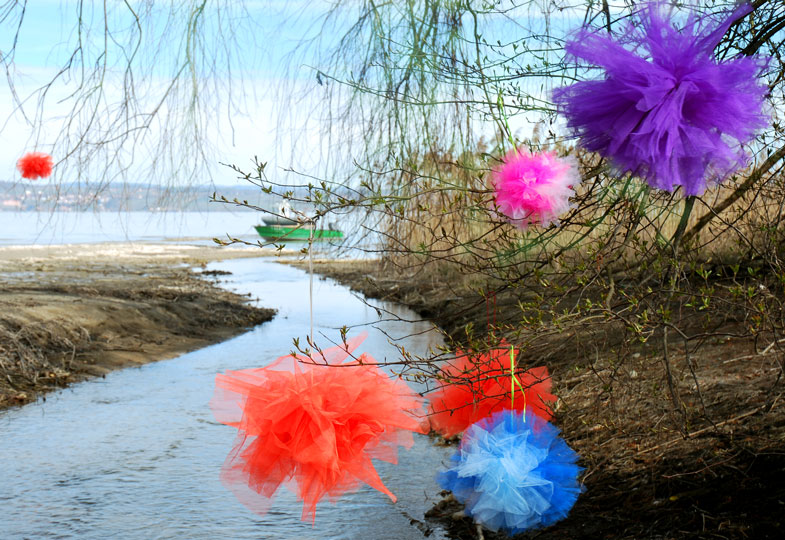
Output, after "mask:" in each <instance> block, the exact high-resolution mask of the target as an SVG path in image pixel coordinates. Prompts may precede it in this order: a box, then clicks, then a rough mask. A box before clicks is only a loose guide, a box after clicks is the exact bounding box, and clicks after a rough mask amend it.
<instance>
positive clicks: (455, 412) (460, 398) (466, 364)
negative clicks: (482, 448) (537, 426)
mask: <svg viewBox="0 0 785 540" xmlns="http://www.w3.org/2000/svg"><path fill="white" fill-rule="evenodd" d="M516 377H517V378H518V380H519V381H520V382H521V386H522V387H523V389H524V390H523V393H521V390H520V388H519V387H518V386H517V384H516V389H515V393H516V395H515V400H514V407H515V409H516V410H523V409H524V407H525V408H526V409H527V410H529V411H531V412H533V413H534V414H536V415H538V416H541V417H543V418H545V419H546V420H549V419H550V418H551V408H550V403H552V402H555V401H556V396H554V395H553V394H551V393H550V391H551V378H550V375H549V374H548V368H547V367H545V366H541V367H535V368H531V369H529V370H528V371H525V372H518V373H516ZM440 379H441V384H442V386H441V387H440V388H438V389H437V390H434V391H433V392H431V393H430V394H429V395H428V398H429V399H430V405H429V413H430V417H429V419H430V423H431V428H432V429H433V430H434V431H437V432H439V433H441V434H442V435H443V436H445V437H452V436H454V435H457V434H458V433H461V432H462V431H464V430H465V429H466V428H468V427H469V426H470V425H472V424H473V423H475V422H476V421H477V420H479V419H481V418H484V417H486V416H490V414H491V413H492V412H494V411H499V410H502V409H504V408H510V401H511V400H510V389H511V386H512V381H511V378H510V347H509V346H508V345H506V344H505V343H502V344H501V345H500V346H499V347H496V348H493V349H491V350H490V351H488V352H485V353H473V352H468V353H464V352H463V351H460V350H459V351H457V355H456V357H455V359H453V360H450V361H449V362H448V363H447V364H446V365H445V366H444V367H443V368H442V372H441V376H440Z"/></svg>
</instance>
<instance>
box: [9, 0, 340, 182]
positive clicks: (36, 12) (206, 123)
mask: <svg viewBox="0 0 785 540" xmlns="http://www.w3.org/2000/svg"><path fill="white" fill-rule="evenodd" d="M189 3H192V2H188V1H184V2H182V3H181V4H189ZM193 3H196V2H193ZM220 3H222V2H211V4H213V5H214V4H220ZM226 3H227V4H229V5H231V4H234V6H230V7H229V8H227V9H225V10H224V12H223V13H221V14H220V15H221V16H224V17H226V18H225V19H218V15H219V13H218V12H217V11H213V12H209V13H208V12H205V14H204V15H203V18H202V19H201V21H202V23H203V24H204V25H205V29H206V31H205V33H204V34H205V36H206V37H205V38H204V40H203V42H202V43H200V44H199V45H198V46H197V51H196V54H197V55H200V56H201V61H200V62H201V63H200V64H199V65H198V68H199V73H198V75H197V76H198V77H200V84H201V85H202V86H203V87H204V88H205V89H207V91H206V92H204V95H203V96H201V99H202V102H203V105H205V110H206V111H207V118H204V117H203V119H202V126H203V127H205V128H206V129H205V130H204V131H203V134H204V135H205V136H206V138H207V139H208V143H209V149H210V156H209V158H208V159H209V160H210V161H213V163H214V166H213V167H212V168H211V174H210V175H209V178H208V175H205V179H206V180H207V181H206V182H204V183H208V182H209V180H210V179H211V180H212V181H213V182H214V183H216V184H229V185H234V184H237V183H238V180H237V179H236V174H235V173H233V172H232V171H230V170H229V169H227V168H225V167H223V166H221V165H220V163H236V164H238V165H241V166H249V165H250V164H251V161H252V158H253V157H254V156H258V157H259V159H260V160H262V161H268V162H271V165H270V170H271V171H274V170H275V169H276V168H282V167H289V166H291V165H294V164H292V163H291V159H292V157H291V154H292V152H291V143H290V142H289V141H290V140H291V139H292V138H298V139H300V140H302V141H304V142H307V144H308V146H310V147H313V146H314V145H318V140H316V139H315V137H317V134H318V126H315V125H313V122H312V121H311V119H310V118H309V115H308V112H309V109H311V108H312V107H314V106H316V103H315V102H307V103H300V106H298V107H295V108H288V109H287V108H285V107H283V105H284V103H283V101H282V97H281V96H280V91H281V89H283V88H287V89H288V90H289V92H290V93H292V92H298V91H301V92H303V95H305V94H306V93H307V92H306V91H307V90H308V89H309V88H311V87H313V86H316V85H317V82H316V80H315V73H314V72H313V70H312V69H310V68H309V67H308V66H305V65H297V64H294V65H291V66H288V67H287V54H289V53H290V52H291V51H292V50H293V49H294V48H295V47H296V45H297V43H298V42H299V41H300V40H301V39H303V38H304V37H307V36H308V35H309V34H313V33H314V32H315V31H316V29H317V28H318V26H317V23H318V21H319V18H320V16H321V15H322V13H323V12H324V10H325V9H326V6H328V5H329V3H328V2H325V1H323V0H312V1H302V0H285V1H284V0H267V1H258V2H257V1H248V0H247V1H246V2H244V3H241V2H236V1H233V0H227V1H226ZM86 4H88V9H87V10H86V12H83V14H82V24H83V26H84V30H83V32H82V34H83V36H82V39H83V43H82V46H83V47H84V50H85V51H86V58H87V59H88V62H86V63H88V65H86V66H85V69H86V70H88V71H89V70H90V69H91V67H92V62H100V61H102V57H101V56H100V55H99V53H100V52H101V51H102V50H103V47H104V43H103V38H104V32H103V27H102V25H103V12H102V11H101V9H100V8H101V2H86ZM122 4H123V2H120V1H119V0H118V1H117V2H116V4H115V5H112V2H110V3H109V5H110V8H114V9H115V11H114V13H112V12H110V13H109V16H108V20H109V21H110V24H111V25H113V28H114V29H116V30H115V32H116V34H117V40H118V42H119V43H126V42H128V39H127V38H128V36H129V35H131V34H130V32H132V31H133V30H134V28H133V27H134V20H133V18H132V17H131V16H130V12H129V11H128V9H127V8H124V7H123V5H122ZM148 4H149V2H144V1H137V2H131V6H132V7H133V8H134V9H136V10H137V12H138V13H139V15H140V19H142V20H144V26H143V29H142V35H143V36H144V43H143V44H142V47H141V48H140V50H139V52H138V53H137V54H138V58H141V60H140V61H138V62H136V65H137V67H136V69H137V73H136V75H137V80H136V81H135V85H136V87H137V88H139V89H140V91H139V94H138V95H137V98H139V99H140V101H142V102H143V103H144V104H145V105H146V106H147V108H148V109H149V108H151V107H152V105H153V104H155V103H157V99H158V96H160V94H161V93H162V90H163V89H164V88H165V87H166V86H167V85H168V84H169V83H170V80H171V74H172V73H174V72H175V70H176V69H177V67H178V66H179V65H180V64H179V63H180V62H181V60H182V56H180V57H177V53H178V51H180V50H182V49H183V47H182V45H183V39H185V38H184V33H185V28H186V27H187V23H188V21H187V17H188V16H189V15H190V13H189V12H188V11H187V10H184V11H182V12H175V13H171V12H167V10H160V11H156V12H151V13H149V14H147V13H145V9H146V7H147V5H148ZM158 4H169V2H158ZM240 4H243V5H244V7H245V9H246V10H247V11H245V12H241V11H240V10H238V9H236V6H239V5H240ZM77 5H78V2H76V1H75V0H29V1H28V4H27V8H26V11H25V16H24V21H23V24H22V26H21V31H20V33H19V36H18V43H17V45H16V49H15V50H16V54H15V56H14V59H13V66H12V77H13V80H14V88H13V90H14V91H15V92H16V94H17V95H18V96H19V97H20V99H23V100H24V99H25V98H28V99H27V100H26V101H25V102H24V105H23V110H22V111H20V110H19V109H18V108H16V107H15V106H14V100H13V99H12V95H11V92H12V89H11V87H10V86H9V84H8V82H7V80H3V81H2V82H0V128H2V129H1V130H0V171H2V172H0V180H11V181H12V180H15V179H18V173H16V171H15V168H14V165H15V162H16V160H17V159H18V158H19V157H20V156H21V155H22V154H23V153H24V152H26V151H30V150H39V151H51V148H52V142H53V141H54V139H55V138H56V137H57V134H58V133H59V132H60V131H61V130H62V125H63V118H64V117H65V116H66V115H68V114H69V111H70V107H71V105H70V103H71V102H70V101H69V96H70V95H71V94H72V92H73V91H74V89H75V85H76V82H77V81H76V77H74V76H71V77H61V78H60V79H59V80H58V82H57V83H55V84H54V85H53V86H52V88H51V89H50V90H49V91H48V94H47V99H46V102H45V106H44V108H43V116H42V117H40V118H36V109H37V107H36V103H37V101H36V98H37V94H36V93H35V92H36V90H37V89H40V88H41V87H42V86H43V85H44V84H46V83H47V82H49V81H50V80H51V79H52V78H54V77H55V76H56V74H57V73H58V71H59V70H60V69H61V67H62V66H64V65H65V64H66V63H67V62H68V59H69V57H70V55H71V54H72V52H73V51H74V50H76V49H77V45H78V41H77V32H76V28H77V22H78V20H79V19H78V15H77ZM16 15H17V16H18V13H17V14H16ZM17 16H15V17H13V19H14V20H13V21H12V20H6V21H4V22H2V23H0V24H1V25H2V26H0V28H2V32H0V35H2V37H0V51H2V52H3V53H4V54H7V51H9V50H10V48H11V45H12V41H13V39H14V31H15V27H16V25H15V24H14V23H15V22H16V20H18V19H17ZM230 17H231V18H233V19H232V20H228V18H230ZM230 27H231V28H235V29H236V32H234V33H233V34H231V33H229V32H227V31H226V30H227V29H228V28H230ZM219 30H221V31H223V33H219ZM227 34H229V35H227ZM231 40H234V41H233V42H232V41H231ZM224 45H227V46H226V47H224ZM108 48H109V51H110V54H108V55H106V57H107V58H109V68H108V70H107V77H106V79H105V80H104V81H103V89H104V91H105V94H106V96H107V100H108V102H109V103H112V102H115V103H119V102H120V101H121V96H122V92H121V89H122V87H123V85H124V82H125V81H127V79H125V77H126V73H125V71H124V69H123V68H124V65H125V63H126V58H127V54H128V51H129V50H130V48H129V47H126V48H125V51H123V50H121V49H120V48H119V47H117V46H113V45H112V43H111V42H110V43H109V45H108ZM226 51H230V52H229V53H228V54H229V55H231V56H230V57H227V56H226V55H227V52H226ZM153 55H157V56H155V57H154V56H153ZM228 58H230V59H231V61H232V63H233V65H234V71H233V72H232V73H228V72H226V71H225V70H224V69H223V68H222V67H221V65H222V64H223V62H224V61H225V60H227V59H228ZM213 60H214V61H215V63H216V65H217V66H218V67H216V68H215V69H213V68H212V66H210V62H211V61H213ZM72 75H76V76H77V77H78V75H79V70H74V71H73V72H72ZM185 81H186V83H187V82H190V81H188V78H187V77H186V79H185ZM230 85H231V86H232V91H233V92H234V103H235V107H234V108H233V109H232V110H230V109H229V101H228V99H227V98H228V93H229V90H228V88H229V86H230ZM184 86H185V88H184V90H183V95H186V96H187V94H188V90H189V89H188V88H187V84H186V85H184ZM213 90H214V91H213ZM170 108H171V107H167V106H164V107H163V108H162V110H163V111H166V110H168V109H170ZM23 113H24V114H23ZM107 118H108V117H107ZM178 118H179V117H175V120H177V119H178ZM102 121H104V122H108V120H107V119H106V118H104V119H102ZM31 122H36V123H37V122H41V123H42V124H43V125H44V129H43V131H42V133H41V136H40V137H38V139H37V140H36V138H35V135H36V131H35V130H34V128H33V127H32V126H31ZM171 127H172V126H162V125H158V126H157V125H155V124H153V125H152V126H151V128H150V129H149V132H150V133H149V135H150V136H151V137H150V138H151V140H152V139H155V138H156V137H157V136H158V135H159V134H160V132H161V131H162V130H164V129H171ZM309 139H310V140H309ZM140 146H142V145H140ZM301 156H303V157H305V158H306V159H304V160H303V161H304V162H303V163H302V164H301V165H302V166H303V167H304V168H308V167H310V166H314V165H315V161H317V160H315V159H311V160H310V161H311V163H309V162H308V161H309V159H308V158H314V154H313V153H306V154H301ZM54 157H55V161H58V159H61V156H58V155H55V156H54ZM139 167H140V171H141V170H142V168H143V166H142V165H141V164H140V165H139Z"/></svg>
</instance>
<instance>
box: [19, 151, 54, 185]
mask: <svg viewBox="0 0 785 540" xmlns="http://www.w3.org/2000/svg"><path fill="white" fill-rule="evenodd" d="M16 168H17V169H19V172H20V173H22V178H28V179H30V180H37V179H38V178H46V177H47V176H49V175H50V174H52V156H50V155H49V154H44V153H42V152H28V153H27V154H25V155H24V156H22V157H21V158H20V159H19V161H17V162H16Z"/></svg>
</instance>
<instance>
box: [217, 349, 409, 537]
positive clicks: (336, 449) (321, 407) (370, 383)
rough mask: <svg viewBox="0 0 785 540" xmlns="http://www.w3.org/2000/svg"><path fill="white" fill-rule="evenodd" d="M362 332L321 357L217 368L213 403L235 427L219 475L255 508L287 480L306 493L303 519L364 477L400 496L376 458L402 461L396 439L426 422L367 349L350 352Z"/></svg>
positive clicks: (404, 388)
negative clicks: (380, 470)
mask: <svg viewBox="0 0 785 540" xmlns="http://www.w3.org/2000/svg"><path fill="white" fill-rule="evenodd" d="M363 339H365V336H364V335H361V336H358V337H357V338H354V339H351V340H349V341H348V342H347V345H348V346H347V347H344V346H339V347H332V348H330V349H327V350H325V351H324V355H323V356H321V355H318V354H317V355H316V356H314V358H315V360H310V359H309V358H307V357H304V356H298V357H297V358H296V359H295V358H293V357H292V356H291V355H289V356H284V357H281V358H279V359H278V360H276V361H275V362H274V363H273V364H271V365H269V366H267V367H264V368H257V369H247V370H241V371H228V372H226V373H225V374H219V375H217V376H216V389H215V395H214V397H213V400H212V401H211V403H210V405H211V408H212V410H213V413H214V415H215V417H216V419H217V420H218V421H220V422H222V423H224V424H227V425H230V426H233V427H235V428H237V429H238V431H239V434H238V437H237V440H236V443H235V446H234V449H233V450H232V451H231V452H230V454H229V456H228V457H227V458H226V461H225V463H224V465H223V469H222V472H221V480H222V482H223V483H224V485H226V486H227V487H228V488H229V489H231V490H232V491H233V492H234V493H235V495H236V496H237V497H238V499H239V500H240V501H241V502H242V503H243V504H245V505H246V506H247V507H248V508H250V509H251V510H252V511H254V512H257V513H260V514H264V513H265V512H267V510H268V509H269V508H270V505H271V503H272V498H273V496H274V494H275V492H276V491H277V490H278V488H279V487H280V486H281V484H285V485H287V486H288V487H290V488H291V489H292V491H294V492H295V493H296V494H297V495H298V497H300V498H301V499H302V500H303V512H302V519H303V521H306V520H310V521H312V522H313V521H314V520H315V514H316V505H317V503H319V502H320V501H321V500H323V499H324V498H325V497H327V498H329V499H330V500H332V501H335V500H337V499H338V498H339V497H341V495H343V494H344V493H347V492H349V491H353V490H356V489H357V488H358V487H359V486H360V484H361V483H366V484H368V485H369V486H371V487H373V488H375V489H377V490H379V491H381V492H382V493H385V494H386V495H387V496H389V497H390V498H391V499H392V500H393V501H395V500H396V498H395V495H393V494H392V492H390V490H389V489H387V487H386V486H385V485H384V484H383V482H382V480H381V479H380V478H379V475H378V473H377V472H376V469H375V468H374V466H373V463H372V461H371V460H372V459H374V458H375V459H382V460H384V461H388V462H391V463H396V462H397V447H398V446H399V445H400V446H404V447H407V448H408V447H411V445H412V443H413V438H412V434H411V432H412V431H418V432H423V431H424V429H423V427H422V425H421V422H420V421H419V420H418V419H417V418H415V416H414V415H415V414H420V415H421V414H422V410H421V408H422V403H421V398H419V396H417V395H415V394H414V393H413V392H412V391H411V390H410V389H409V387H408V385H407V384H406V383H405V382H403V381H401V380H398V379H391V378H390V377H389V376H388V375H387V374H385V373H384V372H383V371H381V370H380V369H379V367H377V366H376V365H375V361H374V359H373V358H371V357H370V356H369V355H367V354H363V355H362V356H360V357H359V359H358V360H356V361H355V360H350V361H345V360H346V358H347V357H348V356H349V354H350V353H351V352H352V351H353V350H354V349H355V348H356V347H358V346H359V345H360V343H361V342H362V341H363ZM314 361H315V362H318V363H321V364H325V365H311V363H312V362H314ZM301 362H306V363H301Z"/></svg>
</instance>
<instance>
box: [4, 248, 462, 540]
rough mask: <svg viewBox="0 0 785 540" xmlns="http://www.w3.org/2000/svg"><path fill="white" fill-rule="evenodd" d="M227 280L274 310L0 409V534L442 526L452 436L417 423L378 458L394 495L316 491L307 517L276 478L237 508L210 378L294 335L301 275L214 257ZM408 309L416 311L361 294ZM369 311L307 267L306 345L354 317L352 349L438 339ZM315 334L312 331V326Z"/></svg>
mask: <svg viewBox="0 0 785 540" xmlns="http://www.w3.org/2000/svg"><path fill="white" fill-rule="evenodd" d="M208 270H224V271H229V272H231V273H232V274H231V275H229V276H221V278H220V279H221V280H222V282H223V285H224V286H227V287H229V288H231V289H232V290H235V291H238V292H240V293H250V294H251V295H252V297H253V298H258V304H259V305H260V306H264V307H273V308H276V309H278V314H277V315H276V317H275V318H274V319H273V320H272V321H271V322H268V323H265V324H263V325H261V326H259V327H257V328H255V329H253V330H251V331H248V332H246V333H244V334H242V335H240V336H238V337H236V338H233V339H230V340H228V341H225V342H223V343H219V344H216V345H213V346H210V347H206V348H204V349H200V350H198V351H194V352H192V353H188V354H184V355H182V356H180V357H178V358H175V359H172V360H166V361H162V362H156V363H152V364H148V365H145V366H141V367H138V368H129V369H124V370H120V371H115V372H112V373H110V374H108V375H107V376H106V378H99V379H94V380H89V381H86V382H83V383H79V384H75V385H73V386H71V387H69V388H67V389H65V390H62V391H59V392H56V393H52V394H49V395H48V396H47V399H46V401H43V400H39V401H37V402H35V403H31V404H29V405H26V406H24V407H21V408H17V409H11V410H7V411H0V509H2V510H0V538H3V539H5V538H9V539H17V538H20V539H21V538H79V539H87V538H101V539H104V538H110V537H111V538H123V539H126V538H131V539H133V538H144V539H148V538H211V539H213V538H232V539H234V538H256V539H260V538H270V539H317V538H319V539H324V538H330V539H368V540H381V539H391V540H392V539H396V540H407V539H419V538H425V537H426V536H427V537H428V538H430V539H440V538H446V534H445V532H444V531H443V530H442V529H440V528H439V527H438V526H437V525H434V524H430V523H427V524H426V523H425V522H424V518H423V514H424V512H425V511H426V510H428V509H429V508H430V507H431V506H432V505H433V503H434V502H436V501H437V500H438V493H439V491H440V490H439V488H438V486H437V485H436V481H435V474H436V472H437V470H439V468H440V467H441V466H442V463H443V462H446V461H447V458H448V455H449V453H450V452H451V451H452V450H451V449H450V448H445V447H437V446H434V445H433V444H432V443H431V440H430V439H429V438H428V437H426V436H423V435H418V434H415V445H414V447H413V448H412V449H410V450H406V449H401V451H400V453H399V463H398V465H391V464H389V463H386V462H379V461H377V462H376V463H375V464H376V467H377V470H378V471H379V474H380V476H381V477H382V480H383V481H384V483H385V484H386V485H387V487H388V488H390V490H391V491H392V492H393V493H395V494H396V495H397V497H398V502H397V503H395V504H393V503H392V502H391V501H390V500H389V499H388V498H387V497H386V496H385V495H383V494H382V493H379V492H377V491H375V490H373V489H371V488H369V487H367V486H365V487H363V488H361V489H360V490H359V491H357V492H355V493H351V494H347V495H345V496H344V497H343V498H341V499H340V500H339V501H338V502H337V503H336V504H332V503H330V502H329V501H327V500H325V501H322V502H321V503H320V504H319V506H318V507H317V511H316V523H315V525H314V526H312V525H311V523H310V522H302V521H300V514H301V511H302V503H301V502H298V501H297V500H296V497H295V496H294V495H292V494H291V493H290V492H288V491H287V490H286V489H285V488H281V489H280V490H279V492H278V495H277V497H276V499H275V501H274V503H273V505H272V508H271V510H270V511H269V512H268V513H267V514H266V515H264V516H259V515H256V514H254V513H252V512H250V511H249V510H247V509H246V508H245V507H244V506H243V505H242V504H240V502H239V501H238V500H237V499H235V497H234V495H232V493H231V492H230V491H229V490H227V489H226V488H224V487H223V485H222V484H221V482H220V480H219V472H220V469H221V465H222V464H223V462H224V459H225V458H226V455H227V453H228V452H229V451H230V449H231V448H232V443H233V441H234V438H235V434H236V430H235V429H234V428H231V427H228V426H224V425H222V424H219V423H218V422H216V421H215V420H214V419H213V416H212V413H211V412H210V408H209V406H208V403H209V401H210V399H211V397H212V394H213V387H214V378H215V374H216V373H218V372H223V371H225V370H228V369H232V370H234V369H245V368H250V367H258V366H262V365H265V364H267V363H270V362H272V361H273V360H275V359H276V358H278V357H279V356H283V355H286V354H288V353H289V352H290V351H291V350H292V348H293V346H292V338H294V337H299V338H300V341H301V343H305V337H306V334H307V332H308V327H309V308H308V276H307V274H306V273H305V272H303V271H301V270H298V269H295V268H292V267H289V266H286V265H282V264H277V263H275V262H272V261H271V260H270V259H236V260H230V261H223V262H218V263H212V264H210V265H209V266H208ZM369 303H371V305H372V306H379V307H383V308H384V309H386V310H390V311H391V312H393V313H395V314H397V315H398V316H399V317H400V318H401V319H405V320H407V321H408V320H411V321H416V320H417V319H419V317H418V316H417V315H415V314H414V313H413V312H411V311H409V310H407V309H405V308H402V307H399V306H395V305H391V304H388V303H382V302H369ZM388 318H389V316H386V317H383V320H380V319H379V315H378V313H377V311H376V309H374V308H373V307H370V306H368V305H366V304H365V303H364V302H363V301H362V300H361V299H360V298H357V297H356V296H355V295H354V294H353V293H352V292H350V291H349V289H347V288H346V287H343V286H340V285H337V284H336V283H334V282H332V281H330V280H322V279H319V278H318V277H316V278H315V279H314V322H315V333H316V336H317V343H319V344H320V345H324V346H329V345H330V343H329V342H328V341H327V338H329V339H332V340H333V341H338V340H339V339H340V334H339V332H338V330H337V329H338V328H339V327H341V326H343V325H347V326H350V327H351V326H353V325H365V326H361V327H358V328H355V329H352V330H350V332H349V336H353V335H356V334H357V333H358V332H360V331H362V330H363V329H366V330H368V332H369V336H368V338H367V339H366V340H365V342H364V343H363V345H362V346H361V348H360V349H358V353H361V352H368V353H369V354H371V355H372V356H373V357H374V358H375V359H376V360H378V361H383V360H384V359H387V360H389V361H395V360H397V357H398V354H397V349H396V348H395V347H394V346H393V345H391V344H390V343H389V339H390V338H389V337H388V336H390V337H395V338H398V337H404V336H408V337H405V338H404V339H403V341H401V343H402V344H403V345H405V347H406V349H407V350H410V351H412V352H413V353H415V354H417V353H419V354H424V353H425V352H426V351H427V349H428V347H429V346H435V345H437V344H438V343H437V341H436V340H438V339H439V338H438V335H437V333H436V332H432V331H431V332H428V331H427V330H428V329H429V328H430V327H431V325H430V323H427V322H404V321H401V320H386V319H388ZM322 333H323V334H324V336H326V337H324V336H322V335H321V334H322Z"/></svg>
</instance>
